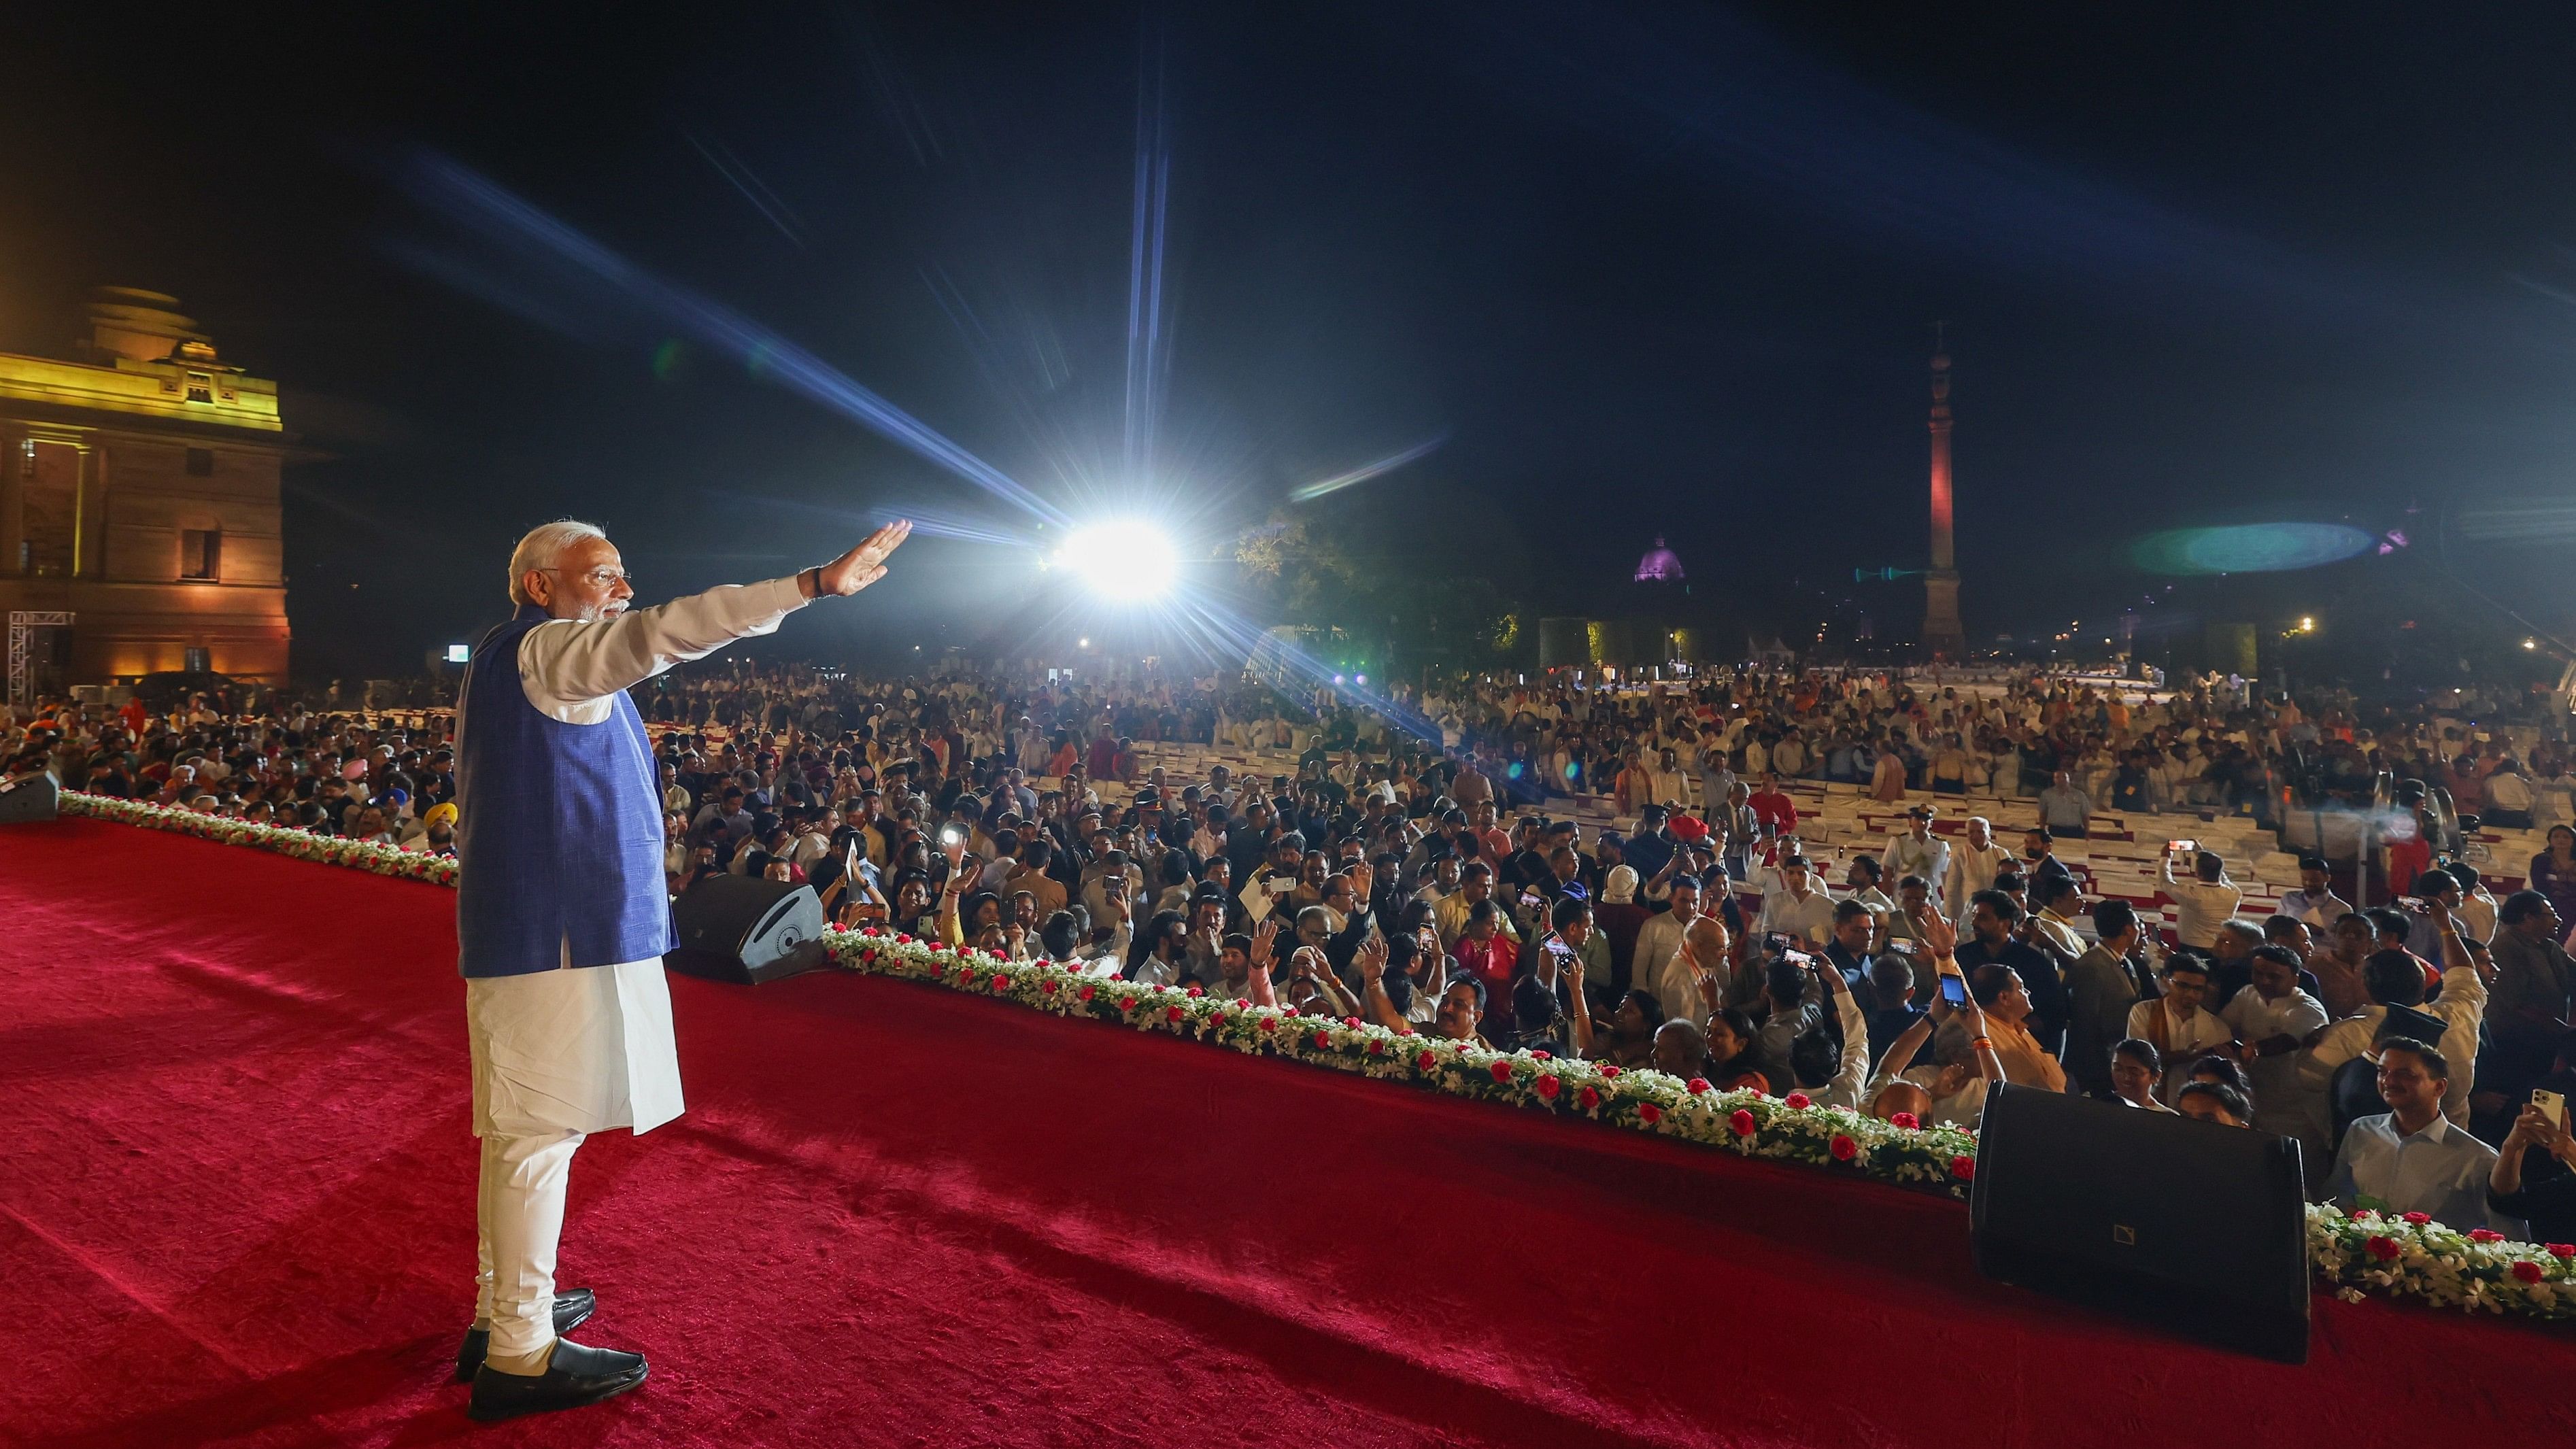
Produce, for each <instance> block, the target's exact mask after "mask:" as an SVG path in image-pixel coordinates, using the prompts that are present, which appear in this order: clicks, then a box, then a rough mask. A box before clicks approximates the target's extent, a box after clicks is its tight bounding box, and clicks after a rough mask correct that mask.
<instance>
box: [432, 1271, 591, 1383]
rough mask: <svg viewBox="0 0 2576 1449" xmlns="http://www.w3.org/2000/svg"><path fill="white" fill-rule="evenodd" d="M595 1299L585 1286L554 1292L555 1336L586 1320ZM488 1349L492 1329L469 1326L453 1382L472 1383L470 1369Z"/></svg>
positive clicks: (461, 1347) (472, 1368)
mask: <svg viewBox="0 0 2576 1449" xmlns="http://www.w3.org/2000/svg"><path fill="white" fill-rule="evenodd" d="M597 1307H599V1300H598V1299H597V1298H595V1297H593V1296H592V1295H591V1291H590V1290H589V1289H587V1288H571V1289H567V1290H565V1291H564V1292H561V1293H558V1294H556V1295H555V1337H557V1338H561V1337H563V1336H564V1335H565V1334H567V1333H570V1332H572V1331H573V1330H574V1329H576V1328H579V1327H581V1326H582V1325H583V1324H584V1323H587V1322H589V1321H590V1315H591V1311H592V1310H593V1309H595V1308H597ZM491 1351H492V1330H490V1329H488V1328H469V1329H467V1330H465V1342H464V1344H463V1345H462V1346H460V1347H459V1348H458V1349H457V1350H456V1381H457V1382H458V1383H460V1384H470V1383H472V1382H474V1371H475V1370H476V1369H479V1368H481V1367H482V1366H483V1355H485V1354H487V1353H489V1352H491Z"/></svg>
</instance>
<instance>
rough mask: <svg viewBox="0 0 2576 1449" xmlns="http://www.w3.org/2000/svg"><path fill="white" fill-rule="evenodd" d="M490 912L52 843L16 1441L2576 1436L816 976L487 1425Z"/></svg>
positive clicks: (1550, 1155) (728, 998)
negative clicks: (470, 945)
mask: <svg viewBox="0 0 2576 1449" xmlns="http://www.w3.org/2000/svg"><path fill="white" fill-rule="evenodd" d="M454 901H455V898H454V895H453V894H452V893H451V892H449V891H446V890H443V889H440V888H437V887H432V886H424V885H417V884H412V883H408V882H399V881H390V880H384V879H380V878H377V877H374V876H369V875H366V874H363V873H360V872H357V871H351V870H342V869H335V868H331V867H327V866H319V865H311V864H306V863H303V862H298V861H291V860H286V859H283V858H280V857H277V856H273V855H269V854H266V853H263V852H259V851H253V850H246V849H239V848H232V847H225V846H218V845H213V844H209V843H206V842H202V841H195V840H189V839H184V838H181V837H177V836H172V835H166V834H160V833H155V832H150V831H145V830H139V829H133V828H129V827H124V826H116V825H108V824H102V823H97V822H90V821H66V822H63V823H61V824H60V825H57V826H47V827H11V828H8V829H6V830H0V921H5V922H6V926H5V929H0V940H5V944H0V1143H5V1144H6V1149H5V1160H4V1161H0V1263H5V1264H6V1265H7V1278H8V1292H7V1298H6V1303H7V1308H6V1311H5V1312H0V1362H6V1363H7V1364H8V1365H9V1371H8V1372H7V1374H6V1375H5V1377H4V1378H0V1443H6V1444H11V1445H19V1446H71V1445H156V1446H158V1445H177V1444H209V1443H220V1444H260V1445H308V1444H310V1445H321V1444H341V1443H358V1444H425V1443H437V1442H442V1441H446V1440H449V1439H454V1438H459V1437H462V1436H464V1435H467V1434H469V1433H470V1434H473V1435H474V1436H475V1442H477V1443H492V1444H504V1443H509V1444H516V1443H531V1444H581V1445H607V1444H633V1445H655V1446H685V1445H723V1446H727V1449H760V1446H772V1445H809V1444H810V1445H836V1446H837V1445H859V1444H902V1445H961V1446H962V1445H993V1444H1002V1445H1038V1444H1065V1445H1091V1444H1114V1443H1131V1444H1139V1445H1196V1444H1227V1445H1233V1444H1270V1443H1277V1444H1298V1445H1319V1444H1372V1445H1376V1444H1548V1445H1592V1444H1615V1445H1733V1446H1809V1445H1813V1446H1834V1449H1857V1446H1874V1445H1961V1446H1976V1449H2003V1446H2020V1445H2030V1446H2044V1449H2076V1446H2084V1445H2092V1444H2106V1445H2108V1444H2118V1445H2122V1446H2130V1449H2134V1446H2139V1445H2167V1444H2185V1443H2194V1442H2203V1441H2208V1440H2211V1439H2212V1438H2213V1437H2218V1438H2226V1439H2230V1440H2245V1441H2248V1442H2253V1443H2259V1444H2266V1445H2285V1444H2286V1445H2306V1444H2316V1445H2334V1446H2343V1445H2349V1444H2355V1443H2374V1442H2399V1441H2402V1442H2410V1443H2417V1444H2467V1443H2480V1444H2487V1445H2505V1444H2537V1443H2549V1442H2557V1443H2565V1442H2570V1441H2571V1437H2576V1403H2571V1397H2570V1396H2569V1395H2568V1394H2567V1393H2566V1392H2565V1390H2564V1387H2563V1383H2564V1377H2565V1373H2564V1370H2565V1365H2566V1364H2567V1363H2568V1362H2570V1361H2571V1360H2570V1359H2569V1357H2568V1353H2569V1350H2570V1348H2571V1346H2576V1337H2571V1335H2569V1334H2567V1333H2565V1332H2562V1331H2556V1330H2549V1329H2542V1328H2532V1327H2526V1326H2521V1325H2514V1324H2504V1323H2498V1322H2492V1321H2478V1320H2471V1319H2468V1318H2466V1317H2465V1316H2462V1315H2459V1314H2456V1313H2447V1312H2440V1311H2434V1310H2429V1309H2415V1308H2407V1307H2398V1306H2390V1305H2384V1304H2379V1303H2370V1304H2362V1305H2348V1304H2343V1303H2339V1302H2335V1301H2333V1300H2330V1299H2319V1300H2318V1302H2317V1311H2318V1312H2317V1319H2318V1321H2317V1332H2316V1340H2315V1357H2314V1361H2313V1362H2312V1363H2311V1364H2310V1365H2308V1366H2307V1367H2305V1368H2288V1367H2284V1366H2280V1365H2275V1364H2270V1363H2263V1362H2258V1361H2253V1360H2247V1359H2242V1358H2236V1357H2232V1356H2227V1355H2222V1354H2218V1353H2215V1352H2210V1351H2206V1350H2203V1349H2199V1348H2196V1347H2193V1346H2191V1345H2188V1344H2183V1343H2179V1342H2176V1341H2173V1340H2171V1339H2168V1338H2164V1337H2161V1336H2158V1335H2155V1334H2152V1333H2149V1332H2146V1331H2143V1330H2139V1329H2134V1328H2131V1327H2129V1326H2127V1325H2125V1324H2122V1323H2119V1322H2115V1321H2111V1320H2108V1319H2105V1318H2101V1317H2097V1316H2093V1315H2090V1314H2086V1313H2083V1312H2080V1311H2077V1310H2073V1309H2069V1308H2063V1307H2060V1306H2058V1305H2056V1304H2053V1303H2050V1302H2047V1301H2044V1300H2040V1299H2036V1298H2033V1297H2030V1296H2028V1295H2025V1294H2022V1293H2019V1292H2017V1291H2015V1290H2011V1289H2008V1288H2003V1287H1999V1286H1996V1285H1992V1284H1988V1283H1986V1282H1984V1281H1982V1280H1980V1279H1979V1278H1978V1277H1977V1275H1976V1273H1975V1270H1974V1268H1973V1267H1972V1266H1971V1264H1970V1262H1969V1258H1968V1242H1967V1213H1966V1210H1965V1209H1964V1208H1963V1207H1961V1206H1959V1205H1957V1204H1954V1203H1950V1202H1946V1201H1941V1200H1936V1199H1930V1198H1925V1197H1918V1196H1914V1195H1910V1194H1907V1193H1905V1192H1901V1191H1898V1190H1896V1189H1892V1188H1884V1187H1879V1186H1876V1185H1874V1184H1867V1183H1854V1182H1850V1181H1844V1180H1839V1179H1831V1178H1827V1177H1825V1176H1823V1175H1821V1174H1817V1173H1814V1172H1812V1171H1806V1170H1800V1169H1794V1168H1783V1167H1774V1166H1771V1165H1768V1164H1762V1163H1750V1162H1744V1161H1739V1160H1736V1159H1733V1158H1729V1157H1724V1156H1721V1155H1719V1154H1716V1153H1712V1152H1708V1151H1705V1150H1700V1149H1694V1148H1690V1147H1686V1146H1683V1145H1681V1144H1677V1143H1669V1142H1662V1141H1656V1140H1650V1139H1645V1138H1640V1137H1636V1136H1633V1135H1631V1134H1626V1133H1619V1132H1610V1131H1603V1130H1600V1129H1596V1128H1589V1127H1586V1126H1583V1125H1581V1124H1576V1123H1570V1122H1560V1121H1556V1120H1552V1119H1544V1118H1539V1117H1535V1116H1531V1115H1525V1114H1521V1113H1516V1112H1513V1111H1511V1110H1508V1109H1505V1108H1501V1107H1496V1106H1491V1105H1487V1104H1480V1103H1472V1102H1463V1101H1456V1100H1450V1099H1445V1098H1441V1097H1436V1096H1433V1095H1430V1094H1428V1093H1422V1092H1416V1091H1412V1090H1408V1089H1405V1088H1401V1087H1397V1086H1393V1085H1389V1084H1383V1083H1376V1082H1369V1081H1364V1080H1359V1079H1355V1078H1351V1077H1346V1076H1342V1075H1339V1074H1336V1073H1330V1072H1324V1071H1315V1070H1308V1069H1305V1068H1301V1067H1297V1066H1294V1065H1290V1064H1286V1063H1280V1062H1275V1061H1269V1060H1258V1059H1253V1058H1249V1057H1243V1056H1238V1055H1236V1054H1234V1053H1232V1052H1227V1051H1220V1050H1212V1049H1210V1048H1207V1047H1204V1046H1199V1045H1195V1044H1190V1043H1184V1042H1178V1041H1174V1040H1171V1039H1168V1038H1164V1037H1160V1036H1146V1035H1142V1034H1131V1033H1127V1032H1122V1031H1118V1030H1115V1029H1111V1028H1108V1027H1104V1026H1100V1025H1095V1024H1090V1023H1084V1022H1067V1021H1059V1020H1055V1019H1052V1018H1049V1017H1045V1016H1042V1015H1039V1014H1037V1013H1034V1012H1029V1011H1026V1010H1023V1009H1020V1008H1018V1007H1014V1006H1011V1005H1007V1004H1004V1003H998V1002H991V1001H979V1000H975V999H971V998H967V997H963V996H959V995H954V994H951V993H948V992H945V991H941V990H938V989H935V988H931V987H924V986H916V985H910V984H905V983H898V982H889V981H882V980H873V979H863V978H857V977H852V976H847V975H842V974H838V973H817V974H814V975H809V976H805V977H801V978H797V979H795V980H791V981H786V982H780V983H776V984H773V985H770V986H765V987H759V988H753V989H745V988H738V987H728V986H719V985H714V984H711V983H706V982H700V981H694V980H688V979H683V978H675V979H674V980H673V981H672V996H673V999H674V1005H675V1009H676V1011H677V1014H678V1023H679V1038H680V1054H681V1060H682V1069H683V1076H684V1078H685V1080H686V1082H687V1088H688V1095H689V1112H688V1115H687V1116H685V1117H683V1118H682V1119H681V1120H680V1121H678V1122H676V1123H674V1124H672V1125H670V1126H668V1127H665V1128H663V1129H661V1130H659V1131H656V1132H652V1133H649V1134H647V1135H645V1136H644V1137H642V1138H633V1137H629V1136H628V1135H626V1134H622V1133H619V1134H609V1135H606V1136H603V1137H600V1138H597V1139H595V1140H594V1141H593V1142H592V1143H590V1144H589V1145H588V1146H586V1147H585V1148H584V1149H583V1151H582V1153H581V1156H580V1157H579V1159H578V1160H577V1162H576V1165H575V1168H574V1174H573V1189H572V1193H573V1195H572V1211H571V1220H570V1223H569V1226H568V1227H567V1229H566V1234H565V1244H566V1246H565V1251H564V1254H563V1264H564V1281H565V1282H566V1283H568V1284H586V1285H589V1286H592V1287H595V1288H596V1289H598V1291H599V1295H600V1302H601V1308H600V1313H599V1316H598V1318H597V1319H595V1320H594V1321H593V1323H592V1325H591V1326H589V1327H588V1328H586V1329H584V1330H583V1331H581V1332H580V1333H579V1334H577V1335H576V1337H579V1338H581V1339H583V1340H585V1341H588V1342H594V1343H602V1344H608V1345H612V1346H616V1347H622V1348H633V1349H638V1350H641V1351H643V1352H645V1353H646V1354H648V1355H649V1356H650V1357H651V1359H652V1361H653V1377H652V1380H651V1382H649V1383H648V1384H647V1385H646V1386H645V1387H644V1388H643V1389H641V1390H639V1391H638V1392H636V1393H634V1394H631V1395H628V1396H627V1397H625V1398H623V1399H620V1400H618V1401H616V1402H614V1403H612V1404H609V1405H606V1406H603V1407H599V1408H593V1409H585V1410H579V1411H576V1412H573V1413H570V1414H564V1415H556V1416H552V1417H549V1418H544V1419H536V1420H526V1421H521V1422H518V1423H516V1424H512V1425H507V1426H499V1427H495V1428H490V1429H485V1428H481V1427H478V1426H474V1425H472V1424H471V1423H470V1422H469V1421H468V1420H467V1419H466V1418H465V1416H464V1413H463V1405H464V1392H465V1391H464V1390H463V1389H462V1388H459V1387H455V1386H452V1385H450V1384H448V1383H447V1382H446V1369H447V1367H448V1362H449V1356H450V1355H451V1354H452V1352H453V1349H454V1346H455V1340H456V1337H457V1334H458V1332H459V1331H460V1330H461V1329H462V1328H463V1327H464V1322H465V1317H466V1313H467V1310H468V1308H469V1307H470V1293H469V1289H470V1286H471V1282H470V1280H471V1275H472V1271H473V1266H474V1244H473V1207H474V1198H473V1171H474V1153H473V1144H472V1142H471V1140H470V1138H469V1137H468V1135H467V1109H466V1080H465V1042H464V1033H463V1019H462V1011H461V1006H462V1001H463V994H464V992H463V985H462V983H461V982H460V981H459V980H458V978H457V977H456V974H455V969H454V957H455V945H454V932H453V926H452V916H453V910H454Z"/></svg>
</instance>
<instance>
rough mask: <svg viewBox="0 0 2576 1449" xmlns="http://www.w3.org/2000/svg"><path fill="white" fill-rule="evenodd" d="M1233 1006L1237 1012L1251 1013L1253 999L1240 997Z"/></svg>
mask: <svg viewBox="0 0 2576 1449" xmlns="http://www.w3.org/2000/svg"><path fill="white" fill-rule="evenodd" d="M1233 1005H1234V1009H1235V1010H1237V1011H1250V1010H1251V1009H1252V998H1251V997H1248V996H1238V997H1236V998H1235V999H1234V1002H1233Z"/></svg>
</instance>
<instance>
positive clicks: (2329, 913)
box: [2272, 889, 2352, 930]
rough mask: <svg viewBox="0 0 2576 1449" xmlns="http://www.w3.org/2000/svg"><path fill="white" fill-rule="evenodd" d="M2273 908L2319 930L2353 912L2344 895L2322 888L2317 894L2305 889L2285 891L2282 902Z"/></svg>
mask: <svg viewBox="0 0 2576 1449" xmlns="http://www.w3.org/2000/svg"><path fill="white" fill-rule="evenodd" d="M2272 909H2273V912H2274V914H2276V915H2283V916H2287V917H2289V918H2290V919H2291V920H2294V921H2304V922H2306V923H2307V924H2309V925H2311V926H2314V927H2316V928H2318V929H2319V930H2325V929H2328V928H2330V927H2332V926H2333V925H2334V923H2335V922H2337V921H2339V920H2342V919H2343V918H2344V917H2345V916H2348V915H2350V914H2352V907H2351V906H2349V905H2347V904H2345V903H2344V899H2343V897H2341V896H2339V895H2336V894H2335V893H2334V891H2333V890H2332V889H2327V890H2321V891H2319V892H2317V893H2316V894H2315V895H2310V894H2308V893H2307V892H2306V891H2303V890H2297V891H2283V892H2281V903H2280V904H2279V905H2277V906H2274V907H2273V908H2272Z"/></svg>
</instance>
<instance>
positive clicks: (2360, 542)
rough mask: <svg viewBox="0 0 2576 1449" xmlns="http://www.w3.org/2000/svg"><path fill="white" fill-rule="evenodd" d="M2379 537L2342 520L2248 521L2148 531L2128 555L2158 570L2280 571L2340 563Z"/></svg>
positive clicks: (2215, 572)
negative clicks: (2227, 524)
mask: <svg viewBox="0 0 2576 1449" xmlns="http://www.w3.org/2000/svg"><path fill="white" fill-rule="evenodd" d="M2375 541H2376V540H2374V539H2373V538H2372V537H2371V536H2370V535H2369V534H2366V533H2364V532H2362V531H2361V530H2360V529H2358V528H2348V527H2346V526H2344V525H2342V524H2340V523H2247V524H2239V525H2236V526H2234V527H2230V528H2176V529H2168V530H2166V531H2165V532H2163V533H2153V534H2149V535H2147V536H2146V537H2145V538H2142V539H2140V540H2138V541H2137V542H2136V543H2135V544H2133V545H2131V546H2130V549H2129V558H2130V561H2131V562H2133V563H2135V564H2136V565H2137V566H2138V567H2140V568H2142V569H2145V570H2146V571H2147V572H2149V573H2157V574H2263V573H2280V572H2284V571H2287V570H2290V569H2312V568H2319V567H2322V566H2324V565H2326V564H2330V563H2341V562H2342V561H2343V560H2345V559H2348V558H2353V557H2356V556H2358V555H2360V554H2363V553H2367V552H2368V551H2369V550H2370V547H2371V545H2372V544H2373V543H2374V542H2375Z"/></svg>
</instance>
